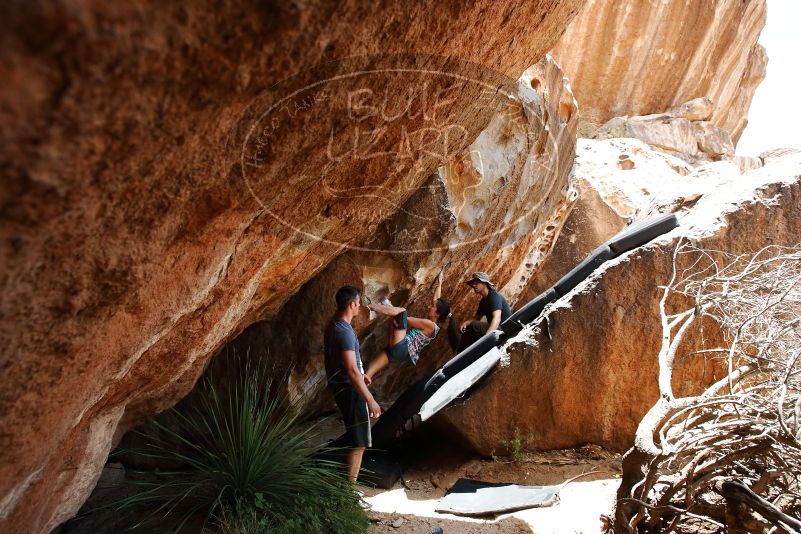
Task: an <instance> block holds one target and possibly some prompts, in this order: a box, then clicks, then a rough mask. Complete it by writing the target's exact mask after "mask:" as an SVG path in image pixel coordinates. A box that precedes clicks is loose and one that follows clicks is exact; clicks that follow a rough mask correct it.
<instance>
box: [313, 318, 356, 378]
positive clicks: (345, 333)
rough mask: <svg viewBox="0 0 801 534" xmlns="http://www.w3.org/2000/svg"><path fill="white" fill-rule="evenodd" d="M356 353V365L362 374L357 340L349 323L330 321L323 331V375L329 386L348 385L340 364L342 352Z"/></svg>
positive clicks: (336, 320) (343, 367)
mask: <svg viewBox="0 0 801 534" xmlns="http://www.w3.org/2000/svg"><path fill="white" fill-rule="evenodd" d="M346 350H352V351H354V352H356V365H357V366H358V368H359V371H360V372H362V373H364V367H363V366H362V355H361V353H360V352H359V338H357V337H356V332H355V331H354V330H353V327H352V326H351V325H350V323H349V322H347V321H345V320H343V319H338V318H337V319H332V320H331V322H330V323H328V327H327V328H326V329H325V338H324V339H323V353H324V355H325V374H326V375H327V376H328V383H329V384H343V383H346V384H350V377H349V376H348V372H347V371H346V370H345V366H344V364H343V363H342V352H343V351H346Z"/></svg>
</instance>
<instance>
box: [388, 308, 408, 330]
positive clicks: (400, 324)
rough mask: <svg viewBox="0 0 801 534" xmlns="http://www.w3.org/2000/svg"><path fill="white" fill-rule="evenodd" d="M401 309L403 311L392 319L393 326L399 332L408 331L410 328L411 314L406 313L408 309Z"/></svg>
mask: <svg viewBox="0 0 801 534" xmlns="http://www.w3.org/2000/svg"><path fill="white" fill-rule="evenodd" d="M401 309H402V310H403V311H401V312H399V313H397V314H396V315H395V316H394V317H392V324H393V325H394V326H395V328H396V329H398V330H406V329H408V328H409V314H408V313H407V312H406V308H401Z"/></svg>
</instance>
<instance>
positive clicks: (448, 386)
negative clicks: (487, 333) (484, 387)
mask: <svg viewBox="0 0 801 534" xmlns="http://www.w3.org/2000/svg"><path fill="white" fill-rule="evenodd" d="M499 361H501V352H500V351H499V350H498V349H497V347H492V348H491V349H490V351H489V352H487V353H486V354H485V355H484V356H482V357H481V358H479V359H478V360H476V361H474V362H473V363H471V364H470V365H469V366H467V369H465V370H464V371H462V372H461V373H459V374H457V375H456V376H454V377H453V378H451V379H450V380H448V381H447V382H445V384H444V385H442V387H440V388H439V389H438V390H437V391H436V393H434V394H433V395H431V397H429V399H428V400H427V401H426V402H425V403H424V404H423V406H422V407H421V408H420V413H419V416H420V421H421V422H422V421H426V420H427V419H429V418H431V416H433V415H434V414H435V413H437V412H438V411H440V410H441V409H442V408H444V407H445V406H447V405H448V404H450V403H451V402H453V400H454V399H455V398H457V397H458V396H459V395H461V394H463V393H464V392H465V391H467V390H468V389H470V387H471V386H472V385H473V384H475V383H476V382H478V381H479V380H480V379H481V378H482V377H483V376H484V375H486V374H487V373H489V372H490V371H491V370H492V368H493V367H495V366H496V365H497V364H498V362H499Z"/></svg>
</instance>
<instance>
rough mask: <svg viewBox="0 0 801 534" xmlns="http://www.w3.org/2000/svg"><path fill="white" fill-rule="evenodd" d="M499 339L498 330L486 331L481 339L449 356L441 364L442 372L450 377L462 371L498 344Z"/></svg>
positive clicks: (499, 333)
mask: <svg viewBox="0 0 801 534" xmlns="http://www.w3.org/2000/svg"><path fill="white" fill-rule="evenodd" d="M500 340H501V332H500V330H494V331H492V332H487V333H486V334H484V336H483V337H481V339H479V340H478V341H476V342H475V343H473V344H472V345H470V346H469V347H467V348H466V349H464V350H463V351H462V352H460V353H459V354H457V355H456V356H454V357H453V358H451V360H450V361H449V362H448V363H446V364H445V365H444V366H442V372H443V373H444V374H445V376H446V377H448V378H451V377H454V376H456V375H457V374H459V373H461V372H462V371H464V370H465V369H466V368H467V366H468V365H470V364H471V363H473V362H474V361H476V360H478V359H479V358H481V357H482V356H484V355H485V354H486V353H487V352H489V350H490V349H491V348H492V347H496V346H498V344H499V342H500Z"/></svg>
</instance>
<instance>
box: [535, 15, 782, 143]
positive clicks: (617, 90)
mask: <svg viewBox="0 0 801 534" xmlns="http://www.w3.org/2000/svg"><path fill="white" fill-rule="evenodd" d="M765 16H766V1H765V0H755V1H751V2H742V1H740V0H708V1H703V2H663V1H659V2H643V1H641V0H588V1H587V2H586V3H585V5H584V8H583V9H582V10H581V12H580V13H579V14H578V16H577V17H576V18H575V19H573V22H572V23H571V24H570V26H568V29H567V31H565V34H564V35H563V36H562V38H561V39H560V41H559V44H558V45H557V46H556V48H555V49H554V50H553V51H552V52H551V53H552V55H553V56H554V58H555V59H556V61H558V62H559V64H560V65H562V68H563V69H564V71H565V74H566V75H567V77H568V78H570V81H571V84H572V86H573V91H574V93H575V95H576V98H577V99H578V101H579V103H580V104H581V110H582V119H581V124H580V125H579V135H588V134H589V133H591V132H592V131H594V130H595V129H596V128H598V126H600V125H601V124H603V123H605V122H606V121H608V120H610V119H611V118H613V117H618V116H623V115H649V114H653V113H660V112H662V111H663V110H666V109H670V108H672V107H673V106H678V105H680V104H682V103H683V102H686V101H688V100H690V99H696V98H698V97H702V96H708V97H709V98H710V99H711V100H712V101H713V102H714V103H715V104H716V106H715V109H714V111H713V112H712V116H711V118H709V117H707V116H706V115H707V110H704V112H703V113H700V114H695V115H693V116H692V119H691V120H711V122H712V123H713V124H715V125H716V126H718V127H720V128H723V129H724V130H726V131H728V132H729V133H730V134H731V137H732V140H733V141H734V143H735V144H736V143H737V140H738V139H739V138H740V134H742V132H743V129H744V128H745V125H746V124H747V122H748V121H747V117H748V108H749V106H750V104H751V99H752V98H753V96H754V91H755V90H756V87H757V85H759V83H760V82H761V81H762V80H763V79H764V77H765V68H766V65H767V56H766V54H765V49H764V48H763V47H762V46H761V45H760V44H758V43H757V39H758V38H759V33H760V32H761V31H762V28H763V27H764V25H765ZM696 109H698V111H700V108H696ZM688 111H689V110H688ZM693 113H695V111H693ZM695 117H698V118H695ZM685 118H688V119H690V117H685Z"/></svg>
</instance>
